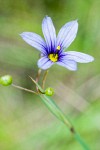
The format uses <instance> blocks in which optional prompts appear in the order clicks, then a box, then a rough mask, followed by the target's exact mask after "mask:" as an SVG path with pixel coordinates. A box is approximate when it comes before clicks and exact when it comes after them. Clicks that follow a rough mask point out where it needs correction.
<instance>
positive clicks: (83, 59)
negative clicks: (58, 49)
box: [66, 51, 94, 63]
mask: <svg viewBox="0 0 100 150" xmlns="http://www.w3.org/2000/svg"><path fill="white" fill-rule="evenodd" d="M66 58H67V59H70V60H74V61H76V62H79V63H89V62H92V61H93V60H94V58H93V57H92V56H90V55H88V54H84V53H80V52H75V51H69V52H66Z"/></svg>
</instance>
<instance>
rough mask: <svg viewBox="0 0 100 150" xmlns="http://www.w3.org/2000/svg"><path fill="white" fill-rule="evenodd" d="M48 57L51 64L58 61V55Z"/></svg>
mask: <svg viewBox="0 0 100 150" xmlns="http://www.w3.org/2000/svg"><path fill="white" fill-rule="evenodd" d="M48 57H49V59H50V60H51V61H53V62H56V61H57V60H58V54H49V56H48Z"/></svg>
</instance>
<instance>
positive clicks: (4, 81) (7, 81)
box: [0, 75, 12, 86]
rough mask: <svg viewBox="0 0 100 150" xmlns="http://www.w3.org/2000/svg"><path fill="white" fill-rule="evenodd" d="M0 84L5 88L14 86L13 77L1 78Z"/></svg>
mask: <svg viewBox="0 0 100 150" xmlns="http://www.w3.org/2000/svg"><path fill="white" fill-rule="evenodd" d="M0 84H2V85H4V86H8V85H10V84H12V76H10V75H5V76H2V77H0Z"/></svg>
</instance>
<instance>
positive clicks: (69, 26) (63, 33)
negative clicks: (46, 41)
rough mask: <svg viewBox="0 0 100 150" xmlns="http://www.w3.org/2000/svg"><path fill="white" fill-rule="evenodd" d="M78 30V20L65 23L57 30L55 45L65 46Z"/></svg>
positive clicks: (71, 40)
mask: <svg viewBox="0 0 100 150" xmlns="http://www.w3.org/2000/svg"><path fill="white" fill-rule="evenodd" d="M77 30H78V22H77V21H76V20H75V21H71V22H68V23H66V24H65V25H64V26H63V27H62V28H61V29H60V31H59V33H58V36H57V45H60V46H61V48H62V49H65V48H67V47H68V46H69V45H70V44H71V43H72V42H73V40H74V39H75V37H76V34H77Z"/></svg>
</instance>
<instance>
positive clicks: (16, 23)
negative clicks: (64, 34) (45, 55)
mask: <svg viewBox="0 0 100 150" xmlns="http://www.w3.org/2000/svg"><path fill="white" fill-rule="evenodd" d="M45 15H48V16H50V17H51V18H52V20H53V22H54V24H55V27H56V30H57V32H58V31H59V29H60V28H61V26H62V25H64V24H65V23H66V22H68V21H71V20H74V19H78V22H79V30H78V34H77V38H76V39H75V41H74V42H73V43H72V45H71V46H70V47H69V48H68V50H76V51H80V52H84V53H88V54H90V55H92V56H94V58H95V61H94V62H92V63H89V64H78V70H77V71H76V72H71V71H69V70H67V69H65V68H63V67H59V66H56V65H54V66H53V67H52V68H50V71H49V75H48V77H47V82H46V87H48V86H51V87H53V88H54V89H55V95H54V96H53V97H54V99H55V101H56V103H57V104H58V106H59V107H60V108H61V109H62V110H63V111H64V113H65V114H66V115H69V116H70V118H71V119H72V121H73V123H74V125H75V127H76V129H77V130H78V131H79V133H80V134H81V136H82V137H83V138H84V140H85V141H86V142H87V143H88V144H89V146H90V149H91V150H100V101H99V100H100V32H99V30H100V0H16V1H14V0H3V1H2V0H0V76H2V75H5V74H10V75H12V76H13V83H15V84H17V85H20V86H23V87H26V88H29V89H31V90H32V89H33V90H34V88H35V86H34V84H33V83H32V82H31V81H30V79H29V77H28V76H29V75H30V76H32V77H34V78H35V77H36V74H37V71H38V67H37V60H38V58H39V52H38V51H37V50H36V49H34V48H33V47H31V46H29V45H28V44H26V43H25V42H24V41H23V40H22V39H21V37H20V36H19V34H20V33H22V32H23V31H30V32H36V33H38V34H40V35H41V36H43V34H42V30H41V22H42V19H43V18H44V16H45ZM43 73H44V72H42V76H41V78H40V83H41V80H42V77H43ZM81 149H82V148H81V146H80V145H79V144H78V143H77V141H75V140H74V138H73V136H72V135H71V134H70V133H69V132H68V131H67V130H66V127H65V126H64V125H63V124H62V123H60V122H59V120H57V119H56V118H55V117H54V116H53V115H52V114H51V113H50V112H49V111H48V109H47V108H46V107H45V106H44V104H43V103H42V102H41V100H40V99H39V98H38V97H37V96H35V95H33V94H29V93H27V92H24V91H20V90H18V89H15V88H14V87H11V86H10V87H3V86H2V85H0V150H81Z"/></svg>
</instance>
